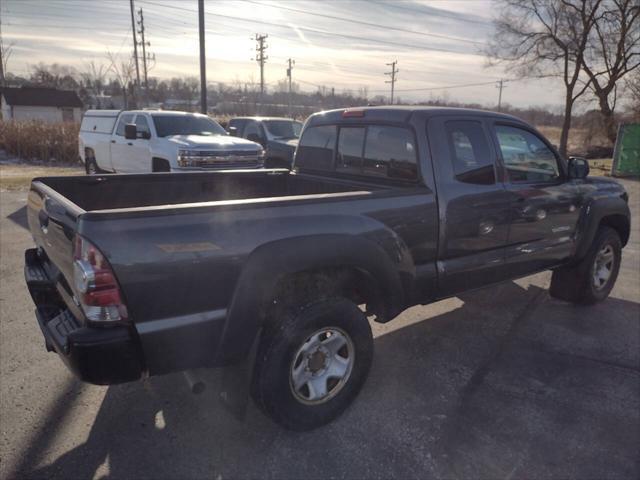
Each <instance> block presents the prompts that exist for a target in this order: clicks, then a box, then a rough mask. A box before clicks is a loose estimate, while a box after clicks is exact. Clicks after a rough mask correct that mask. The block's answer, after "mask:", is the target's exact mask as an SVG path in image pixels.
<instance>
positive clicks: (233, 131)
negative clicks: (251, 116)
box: [229, 127, 238, 137]
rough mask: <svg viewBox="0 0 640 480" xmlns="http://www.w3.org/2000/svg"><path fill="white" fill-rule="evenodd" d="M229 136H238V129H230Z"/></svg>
mask: <svg viewBox="0 0 640 480" xmlns="http://www.w3.org/2000/svg"><path fill="white" fill-rule="evenodd" d="M229 135H231V136H232V137H237V136H238V127H229Z"/></svg>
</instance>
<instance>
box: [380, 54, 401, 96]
mask: <svg viewBox="0 0 640 480" xmlns="http://www.w3.org/2000/svg"><path fill="white" fill-rule="evenodd" d="M385 65H387V66H389V67H391V71H390V72H385V75H391V80H386V81H385V82H384V83H390V84H391V105H393V91H394V89H395V86H396V74H397V73H398V72H399V70H398V69H397V68H396V65H398V61H397V60H394V61H393V62H391V63H387V64H385Z"/></svg>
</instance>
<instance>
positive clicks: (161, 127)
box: [152, 115, 227, 137]
mask: <svg viewBox="0 0 640 480" xmlns="http://www.w3.org/2000/svg"><path fill="white" fill-rule="evenodd" d="M152 118H153V124H154V125H155V126H156V132H157V133H158V137H168V136H169V135H226V134H227V132H226V131H225V130H224V128H222V127H221V126H220V125H218V123H216V122H214V121H213V120H211V119H210V118H208V117H205V116H200V115H184V116H183V115H153V116H152Z"/></svg>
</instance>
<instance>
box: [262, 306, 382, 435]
mask: <svg viewBox="0 0 640 480" xmlns="http://www.w3.org/2000/svg"><path fill="white" fill-rule="evenodd" d="M372 358H373V336H372V334H371V327H370V326H369V322H368V320H367V318H366V316H365V315H364V313H363V312H362V311H361V310H360V309H359V308H358V306H357V305H355V304H354V303H353V302H350V301H349V300H346V299H342V298H338V299H327V300H321V301H318V302H315V303H312V304H309V305H305V306H302V307H296V308H291V309H289V310H288V311H287V312H283V313H282V314H281V317H280V318H279V319H277V320H275V319H274V320H272V321H270V322H269V324H268V326H267V327H266V328H265V331H264V333H263V336H262V340H261V342H260V346H259V350H258V356H257V359H256V368H255V371H254V379H253V389H252V396H253V398H254V400H255V401H256V404H257V405H258V407H259V408H260V409H261V410H262V411H263V412H264V413H266V414H267V415H268V416H270V417H271V418H272V419H274V420H275V421H276V422H277V423H279V424H280V425H282V426H284V427H285V428H288V429H291V430H299V431H302V430H311V429H313V428H317V427H319V426H322V425H325V424H326V423H329V422H330V421H332V420H333V419H335V418H336V417H337V416H339V415H340V414H341V413H342V412H343V411H344V410H345V409H346V408H347V407H348V406H349V405H350V404H351V402H352V401H353V400H354V398H355V397H356V395H357V394H358V392H359V391H360V389H361V388H362V385H363V384H364V382H365V380H366V378H367V376H368V373H369V369H370V367H371V361H372Z"/></svg>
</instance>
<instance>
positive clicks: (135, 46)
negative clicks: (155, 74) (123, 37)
mask: <svg viewBox="0 0 640 480" xmlns="http://www.w3.org/2000/svg"><path fill="white" fill-rule="evenodd" d="M129 6H130V7H131V32H132V33H133V57H134V58H135V61H136V90H137V89H139V88H140V65H139V64H138V41H137V40H136V19H135V13H134V12H135V7H134V6H133V0H129Z"/></svg>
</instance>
